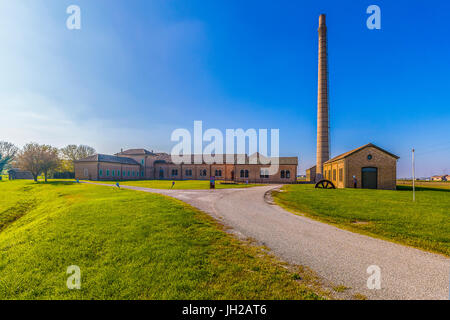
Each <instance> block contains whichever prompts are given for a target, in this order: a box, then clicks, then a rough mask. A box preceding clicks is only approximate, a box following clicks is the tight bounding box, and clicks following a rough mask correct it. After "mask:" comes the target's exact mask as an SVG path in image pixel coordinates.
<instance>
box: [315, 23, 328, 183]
mask: <svg viewBox="0 0 450 320" xmlns="http://www.w3.org/2000/svg"><path fill="white" fill-rule="evenodd" d="M327 45H328V42H327V26H326V22H325V15H324V14H322V15H320V17H319V77H318V78H319V87H318V94H317V163H316V180H320V179H322V178H323V163H324V162H325V161H327V160H329V159H330V140H329V119H328V53H327Z"/></svg>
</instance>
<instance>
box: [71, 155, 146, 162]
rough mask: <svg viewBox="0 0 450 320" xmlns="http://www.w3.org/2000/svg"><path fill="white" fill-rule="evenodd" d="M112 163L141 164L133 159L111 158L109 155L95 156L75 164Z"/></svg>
mask: <svg viewBox="0 0 450 320" xmlns="http://www.w3.org/2000/svg"><path fill="white" fill-rule="evenodd" d="M92 161H93V162H112V163H121V164H137V165H139V163H138V162H137V161H136V160H134V159H131V158H126V157H117V156H110V155H108V154H95V155H93V156H90V157H87V158H84V159H81V160H77V161H75V162H92Z"/></svg>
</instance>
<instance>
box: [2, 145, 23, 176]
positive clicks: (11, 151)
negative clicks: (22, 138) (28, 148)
mask: <svg viewBox="0 0 450 320" xmlns="http://www.w3.org/2000/svg"><path fill="white" fill-rule="evenodd" d="M18 150H19V149H18V148H17V147H16V146H15V145H14V144H12V143H10V142H6V141H0V173H1V172H2V171H3V170H4V169H8V168H9V166H10V164H11V162H12V161H13V160H14V157H15V156H16V154H17V151H18Z"/></svg>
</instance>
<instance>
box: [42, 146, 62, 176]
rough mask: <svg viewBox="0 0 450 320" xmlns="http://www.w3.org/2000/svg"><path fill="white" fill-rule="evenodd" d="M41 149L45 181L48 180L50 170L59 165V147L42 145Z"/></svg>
mask: <svg viewBox="0 0 450 320" xmlns="http://www.w3.org/2000/svg"><path fill="white" fill-rule="evenodd" d="M40 149H41V155H40V157H41V172H42V173H43V174H44V178H45V182H47V178H48V174H49V172H50V171H52V170H54V169H56V168H57V167H58V166H59V161H60V160H59V157H58V149H57V148H53V147H52V146H48V145H42V146H40Z"/></svg>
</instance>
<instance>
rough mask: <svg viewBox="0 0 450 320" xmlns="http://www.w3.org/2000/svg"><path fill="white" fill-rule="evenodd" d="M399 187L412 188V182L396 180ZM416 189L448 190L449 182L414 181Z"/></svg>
mask: <svg viewBox="0 0 450 320" xmlns="http://www.w3.org/2000/svg"><path fill="white" fill-rule="evenodd" d="M397 185H399V186H412V180H398V181H397ZM415 185H416V186H417V187H427V188H437V189H450V182H448V181H416V183H415Z"/></svg>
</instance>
